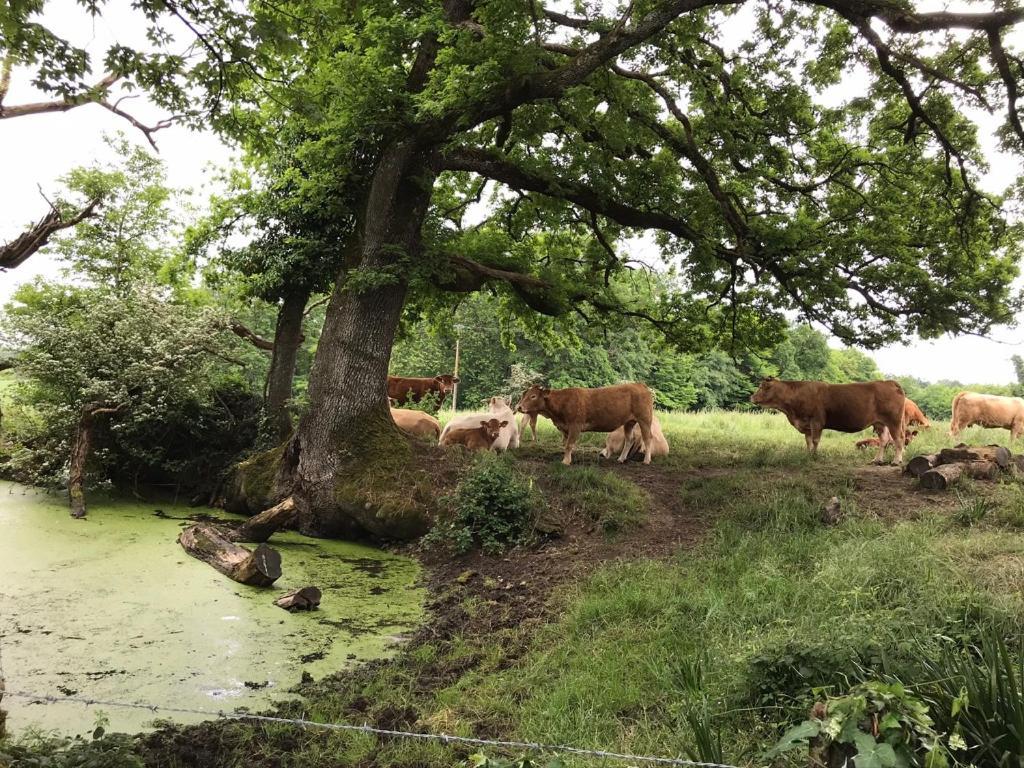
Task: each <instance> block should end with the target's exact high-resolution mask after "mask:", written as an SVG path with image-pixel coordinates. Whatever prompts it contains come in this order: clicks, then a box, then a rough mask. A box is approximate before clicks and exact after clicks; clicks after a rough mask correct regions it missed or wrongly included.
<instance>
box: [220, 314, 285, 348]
mask: <svg viewBox="0 0 1024 768" xmlns="http://www.w3.org/2000/svg"><path fill="white" fill-rule="evenodd" d="M228 328H229V329H230V330H231V332H232V333H234V334H235V335H236V336H238V337H240V338H243V339H245V340H246V341H248V342H249V343H250V344H252V345H253V346H254V347H256V349H262V350H264V351H266V352H273V351H274V342H272V341H270V340H269V339H265V338H263V337H262V336H259V335H257V334H256V333H255V332H253V331H252V330H250V329H249V328H247V327H246V326H244V325H242V323H239V322H237V321H234V320H232V321H231V322H230V323H228Z"/></svg>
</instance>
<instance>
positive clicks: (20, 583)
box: [0, 483, 423, 735]
mask: <svg viewBox="0 0 1024 768" xmlns="http://www.w3.org/2000/svg"><path fill="white" fill-rule="evenodd" d="M158 510H159V511H158ZM198 512H209V513H213V514H216V513H219V511H218V510H197V509H189V508H187V507H183V506H174V505H166V504H159V503H141V502H135V501H132V502H128V501H122V500H105V499H96V500H94V501H93V503H91V504H90V506H89V516H88V518H87V519H86V520H73V519H71V518H70V517H69V515H68V510H67V505H66V503H65V500H64V497H63V496H62V495H58V494H49V495H48V494H46V493H45V492H43V491H39V490H35V489H31V488H26V487H24V486H20V485H15V484H12V483H0V660H2V663H3V669H4V672H5V674H6V679H7V689H8V690H11V691H18V690H20V691H28V692H32V693H40V694H52V695H56V696H58V697H60V696H62V695H63V696H78V697H85V698H96V699H105V700H108V701H129V702H136V701H141V702H145V703H147V704H156V705H169V706H174V707H184V708H196V709H204V710H213V711H217V710H221V709H223V710H234V709H236V708H240V707H241V708H248V709H249V710H252V711H256V710H259V709H260V708H264V707H266V706H267V705H268V704H269V703H270V702H272V701H273V700H275V699H280V698H281V697H287V696H288V693H287V691H288V689H289V688H290V687H292V686H293V685H294V684H296V683H297V682H299V680H300V679H301V677H302V674H303V673H304V672H308V673H309V674H311V675H313V676H314V677H320V676H323V675H325V674H327V673H329V672H333V671H336V670H340V669H343V668H345V667H346V666H349V665H352V664H356V663H359V662H361V661H365V660H369V659H376V658H381V657H383V656H386V655H388V654H389V653H390V652H392V651H393V650H394V649H395V647H396V644H397V643H398V642H400V641H401V638H402V635H403V633H407V632H409V631H410V630H411V629H412V628H413V627H415V626H416V624H417V623H418V621H419V619H420V616H421V613H422V603H423V594H422V591H421V590H420V589H419V588H418V587H417V586H416V581H417V578H418V575H419V569H418V566H417V564H416V563H415V562H414V561H413V560H410V559H408V558H402V557H398V556H395V555H392V554H389V553H387V552H382V551H380V550H376V549H373V548H371V547H366V546H361V545H358V544H350V543H346V542H338V541H327V540H320V539H309V538H305V537H303V536H300V535H298V534H296V533H292V532H288V533H283V534H280V533H279V534H275V535H274V537H273V539H272V540H271V546H273V547H274V548H275V549H277V550H278V551H280V553H281V558H282V570H283V575H282V576H281V578H280V579H278V581H277V583H276V584H275V585H274V586H273V587H271V588H269V589H256V588H252V587H246V586H243V585H241V584H236V583H235V582H233V581H231V580H229V579H228V578H226V577H225V576H222V575H221V574H220V573H218V572H217V571H215V570H214V569H213V568H211V567H210V566H209V565H206V564H205V563H202V562H200V561H198V560H195V559H194V558H192V557H189V556H188V555H187V554H185V552H184V550H183V549H182V548H181V546H180V545H179V544H178V543H177V536H178V533H179V531H180V530H181V528H182V527H184V526H186V525H188V524H190V521H189V520H187V519H186V518H187V517H188V516H189V515H195V514H196V513H198ZM220 514H223V513H220ZM310 584H312V585H316V586H319V587H320V588H321V589H322V590H323V601H322V603H321V608H320V609H319V610H316V611H313V612H308V613H307V612H301V613H295V614H290V613H288V612H286V611H284V610H283V609H281V608H278V607H276V606H275V605H274V604H273V600H274V598H275V597H277V596H278V595H279V594H280V593H282V592H284V591H286V590H288V589H292V588H295V587H301V586H306V585H310ZM3 707H4V709H5V710H7V711H8V714H9V717H8V726H9V728H10V729H11V730H13V731H14V732H15V733H17V732H18V731H21V730H24V729H26V728H29V727H38V728H43V729H51V730H58V731H60V732H62V733H65V734H69V735H70V734H76V733H85V732H86V731H91V730H92V728H93V726H94V723H95V722H96V715H97V709H98V708H97V707H92V708H89V707H86V706H85V705H83V704H74V703H70V702H65V703H57V704H50V705H43V704H39V703H32V702H29V701H26V700H23V699H14V698H11V697H5V698H4V701H3ZM102 710H103V714H104V715H105V716H106V717H107V718H109V725H108V726H107V730H108V731H110V730H119V731H135V730H139V729H142V728H144V727H146V725H147V723H150V722H152V720H153V719H154V717H155V716H154V715H153V714H152V713H149V712H147V711H141V710H129V709H120V708H118V709H114V708H108V707H104V708H102ZM161 716H163V715H161ZM172 719H174V720H175V721H178V722H189V721H196V720H201V719H203V718H202V717H201V716H193V715H175V716H173V718H172Z"/></svg>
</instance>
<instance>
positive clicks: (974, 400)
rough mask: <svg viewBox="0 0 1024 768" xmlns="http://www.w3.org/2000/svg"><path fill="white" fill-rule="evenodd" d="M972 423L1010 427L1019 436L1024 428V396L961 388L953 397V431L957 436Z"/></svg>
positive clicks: (1012, 433) (994, 426) (998, 427)
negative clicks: (962, 390) (1004, 395)
mask: <svg viewBox="0 0 1024 768" xmlns="http://www.w3.org/2000/svg"><path fill="white" fill-rule="evenodd" d="M972 424H980V425H981V426H983V427H991V428H995V429H1008V430H1010V439H1011V440H1016V439H1017V438H1018V437H1020V435H1021V432H1024V398H1020V397H1002V396H1000V395H982V394H979V393H978V392H961V393H959V394H958V395H957V396H956V397H954V398H953V418H952V420H951V421H950V423H949V434H950V435H952V436H953V437H956V436H957V435H959V434H960V432H961V430H964V429H967V427H969V426H971V425H972Z"/></svg>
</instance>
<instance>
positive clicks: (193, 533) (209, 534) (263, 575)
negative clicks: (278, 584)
mask: <svg viewBox="0 0 1024 768" xmlns="http://www.w3.org/2000/svg"><path fill="white" fill-rule="evenodd" d="M178 542H179V543H180V544H181V546H182V547H183V548H184V550H185V551H186V552H188V553H189V554H190V555H192V557H194V558H196V559H197V560H202V561H203V562H204V563H207V564H208V565H211V566H213V567H214V568H216V569H217V570H218V571H220V572H221V573H223V574H224V575H225V576H227V577H228V578H229V579H233V580H234V581H237V582H239V583H241V584H248V585H249V586H253V587H269V586H270V585H271V584H273V583H274V582H275V581H277V580H278V579H279V578H280V577H281V555H280V553H279V552H278V551H277V550H275V549H271V548H270V547H268V546H267V545H266V544H260V545H259V546H258V547H256V549H255V550H253V551H250V550H248V549H246V548H245V547H242V546H239V545H238V544H235V543H234V542H233V541H231V539H229V538H228V537H227V536H226V535H225V534H224V532H223V531H221V530H220V529H219V528H217V527H216V526H213V525H210V524H209V523H199V524H198V525H192V526H189V527H188V528H186V529H185V530H183V531H182V532H181V535H180V536H178Z"/></svg>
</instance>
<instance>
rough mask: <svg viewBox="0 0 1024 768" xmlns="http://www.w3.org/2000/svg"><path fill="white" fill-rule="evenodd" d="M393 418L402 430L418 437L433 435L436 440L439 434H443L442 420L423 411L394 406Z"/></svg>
mask: <svg viewBox="0 0 1024 768" xmlns="http://www.w3.org/2000/svg"><path fill="white" fill-rule="evenodd" d="M391 418H392V419H393V420H394V422H395V424H397V425H398V428H399V429H400V430H402V431H403V432H407V433H408V434H410V435H414V436H416V437H432V438H434V439H435V440H436V439H437V436H438V435H440V434H441V424H440V422H438V420H437V419H435V418H434V417H433V416H431V415H430V414H429V413H424V412H423V411H413V410H410V409H408V408H392V409H391Z"/></svg>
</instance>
